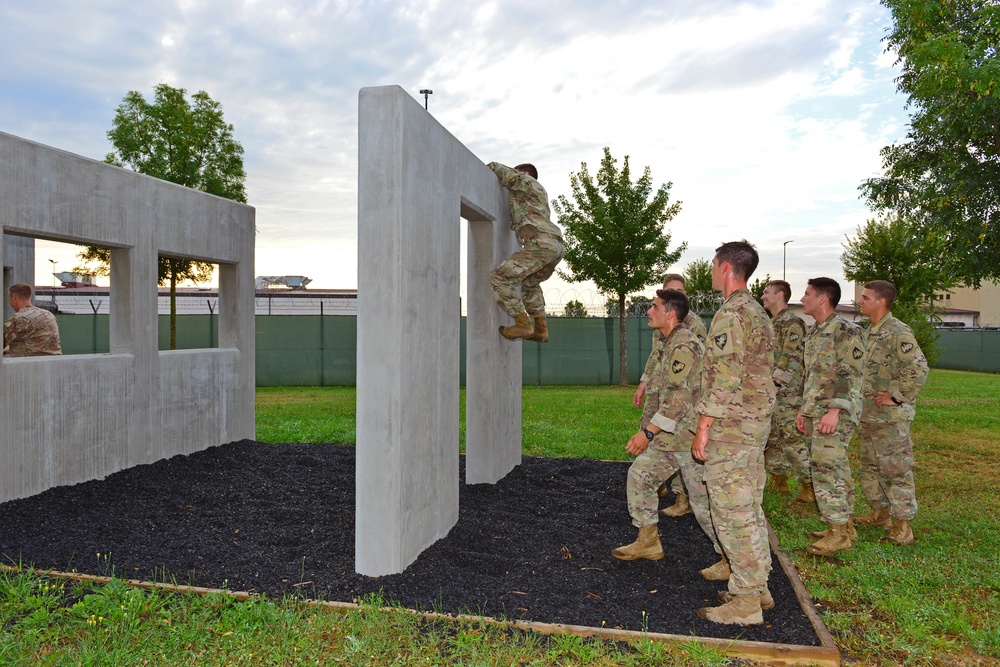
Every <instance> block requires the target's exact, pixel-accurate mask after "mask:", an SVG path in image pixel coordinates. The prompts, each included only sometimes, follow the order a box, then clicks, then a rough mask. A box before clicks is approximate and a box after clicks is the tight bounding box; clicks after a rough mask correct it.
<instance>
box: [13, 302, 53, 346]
mask: <svg viewBox="0 0 1000 667" xmlns="http://www.w3.org/2000/svg"><path fill="white" fill-rule="evenodd" d="M3 346H4V347H8V346H9V347H10V356H12V357H41V356H47V355H53V354H62V345H61V344H60V341H59V325H58V324H57V323H56V318H55V316H54V315H53V314H52V313H50V312H49V311H47V310H43V309H41V308H39V307H37V306H32V305H30V304H29V305H27V306H25V307H24V308H22V309H21V310H19V311H17V312H16V313H14V315H13V317H11V318H10V319H9V320H7V321H6V322H4V325H3Z"/></svg>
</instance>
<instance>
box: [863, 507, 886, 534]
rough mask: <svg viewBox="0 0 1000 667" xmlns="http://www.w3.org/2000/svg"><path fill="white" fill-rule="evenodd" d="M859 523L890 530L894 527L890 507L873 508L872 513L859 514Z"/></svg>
mask: <svg viewBox="0 0 1000 667" xmlns="http://www.w3.org/2000/svg"><path fill="white" fill-rule="evenodd" d="M858 523H864V524H870V525H872V526H878V527H879V528H885V529H886V530H889V529H890V528H892V515H890V514H889V508H888V507H886V508H885V509H873V510H872V513H871V514H868V515H866V516H859V517H858Z"/></svg>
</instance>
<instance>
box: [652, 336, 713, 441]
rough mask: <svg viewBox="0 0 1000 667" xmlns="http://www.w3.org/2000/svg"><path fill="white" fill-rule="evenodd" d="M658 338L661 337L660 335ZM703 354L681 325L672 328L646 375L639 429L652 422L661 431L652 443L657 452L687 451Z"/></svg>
mask: <svg viewBox="0 0 1000 667" xmlns="http://www.w3.org/2000/svg"><path fill="white" fill-rule="evenodd" d="M657 333H659V331H657ZM660 337H661V338H664V337H663V335H662V334H661V335H660ZM704 354H705V346H704V345H702V343H701V341H700V340H698V337H697V336H696V335H695V334H694V332H692V331H691V330H690V329H688V328H687V327H685V326H679V327H676V328H674V330H673V331H671V332H670V335H669V336H666V337H665V338H664V342H663V346H662V347H661V348H660V351H659V352H658V353H657V356H656V363H655V364H654V367H653V372H652V373H651V374H650V376H649V386H648V387H647V389H646V405H645V408H644V409H643V411H642V425H643V426H646V425H648V424H650V423H652V424H655V425H656V426H658V427H659V428H661V429H663V430H662V431H661V432H660V433H657V434H656V437H655V438H653V442H652V445H653V446H654V447H656V448H657V449H659V450H662V451H667V452H680V451H687V450H688V449H690V448H691V440H692V439H693V438H694V430H695V427H696V426H697V423H698V422H697V416H696V415H695V413H694V409H693V408H694V404H695V402H697V400H698V392H699V389H700V383H701V360H702V357H703V356H704ZM651 356H652V355H651Z"/></svg>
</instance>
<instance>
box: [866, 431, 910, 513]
mask: <svg viewBox="0 0 1000 667" xmlns="http://www.w3.org/2000/svg"><path fill="white" fill-rule="evenodd" d="M858 435H859V437H860V439H861V488H862V489H863V490H864V492H865V498H867V499H868V504H869V505H871V506H872V508H874V509H879V510H881V509H889V510H890V513H891V514H892V516H893V517H894V518H896V519H900V520H903V521H912V520H913V517H915V516H916V515H917V496H916V494H915V492H914V488H913V440H911V439H910V422H908V421H902V422H867V423H866V422H861V429H860V431H859V433H858Z"/></svg>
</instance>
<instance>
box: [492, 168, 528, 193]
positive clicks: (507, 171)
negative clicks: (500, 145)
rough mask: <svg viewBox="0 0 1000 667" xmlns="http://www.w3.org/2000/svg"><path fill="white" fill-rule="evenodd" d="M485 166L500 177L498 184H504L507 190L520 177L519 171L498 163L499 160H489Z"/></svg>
mask: <svg viewBox="0 0 1000 667" xmlns="http://www.w3.org/2000/svg"><path fill="white" fill-rule="evenodd" d="M486 166H487V167H489V168H490V170H491V171H492V172H493V173H494V174H496V175H497V178H499V179H500V185H502V186H504V187H505V188H507V189H508V190H509V189H511V188H513V187H514V186H515V185H516V182H517V181H518V180H520V178H521V172H519V171H518V170H516V169H512V168H511V167H508V166H507V165H505V164H500V163H499V162H490V163H489V164H488V165H486Z"/></svg>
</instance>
